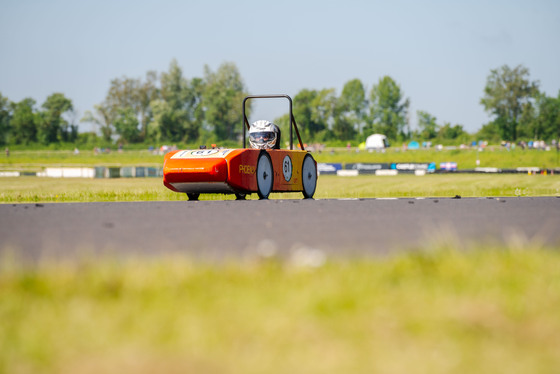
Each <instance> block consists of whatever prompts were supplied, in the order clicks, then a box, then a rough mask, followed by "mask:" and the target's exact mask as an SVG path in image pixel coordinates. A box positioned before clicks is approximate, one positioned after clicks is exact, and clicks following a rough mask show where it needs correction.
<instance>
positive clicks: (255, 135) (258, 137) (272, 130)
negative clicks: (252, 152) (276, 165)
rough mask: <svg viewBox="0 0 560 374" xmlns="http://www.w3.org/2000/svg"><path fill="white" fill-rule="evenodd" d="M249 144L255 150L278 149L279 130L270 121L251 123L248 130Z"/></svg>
mask: <svg viewBox="0 0 560 374" xmlns="http://www.w3.org/2000/svg"><path fill="white" fill-rule="evenodd" d="M249 143H250V144H251V147H252V148H256V149H279V148H280V129H279V128H278V126H276V125H275V124H274V123H272V122H270V121H266V120H259V121H256V122H253V124H251V127H250V128H249Z"/></svg>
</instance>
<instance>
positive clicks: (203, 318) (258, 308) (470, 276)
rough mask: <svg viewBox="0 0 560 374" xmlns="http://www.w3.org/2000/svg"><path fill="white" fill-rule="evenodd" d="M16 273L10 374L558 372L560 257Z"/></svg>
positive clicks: (4, 340)
mask: <svg viewBox="0 0 560 374" xmlns="http://www.w3.org/2000/svg"><path fill="white" fill-rule="evenodd" d="M1 264H2V266H1V268H0V269H1V270H0V320H1V321H2V323H0V373H10V374H19V373H73V374H83V373H106V374H107V373H131V372H133V373H224V374H225V373H243V374H251V373H255V374H256V373H268V374H274V373H310V374H312V373H337V374H338V373H395V374H396V373H406V374H409V373H430V374H437V373H442V374H444V373H445V374H447V373H479V374H484V373H489V374H494V373H531V374H532V373H551V374H552V373H557V372H558V368H559V367H560V355H559V354H558V352H559V351H560V314H559V313H558V311H559V310H560V277H559V276H558V274H559V271H560V253H559V252H558V251H557V250H547V249H543V248H538V247H535V248H525V249H523V250H521V249H518V248H480V249H479V250H475V251H472V252H467V253H459V252H456V251H455V250H453V249H449V248H446V247H442V248H437V249H434V248H432V249H431V250H424V251H419V252H408V253H404V254H399V255H394V256H391V257H388V258H378V259H365V260H359V259H349V260H340V259H339V260H337V261H333V262H327V263H326V264H325V265H323V266H322V267H319V268H305V267H300V266H298V265H297V264H296V263H292V262H290V261H289V260H285V261H284V260H267V261H265V260H260V261H259V260H258V259H253V260H250V259H247V260H245V261H240V262H237V263H227V264H205V263H200V262H192V261H190V260H188V259H185V258H182V257H179V258H177V257H169V258H157V259H151V260H148V259H145V258H144V259H132V258H128V259H125V260H122V259H121V260H114V259H113V260H111V259H95V260H94V259H90V260H87V259H84V260H82V261H78V262H68V263H64V262H59V263H48V262H43V263H41V264H39V265H36V266H23V265H21V264H19V265H18V262H17V261H10V260H9V259H8V258H4V260H3V261H2V262H1Z"/></svg>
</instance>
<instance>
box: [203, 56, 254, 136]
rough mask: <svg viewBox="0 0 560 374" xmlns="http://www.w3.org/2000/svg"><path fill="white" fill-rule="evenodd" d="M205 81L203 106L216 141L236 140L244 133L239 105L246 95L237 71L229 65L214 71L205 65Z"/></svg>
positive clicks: (221, 66) (224, 64)
mask: <svg viewBox="0 0 560 374" xmlns="http://www.w3.org/2000/svg"><path fill="white" fill-rule="evenodd" d="M204 82H205V89H204V97H203V99H202V105H203V106H204V107H205V108H206V113H205V119H206V121H207V122H208V124H209V125H210V126H212V127H213V129H214V133H215V134H216V137H217V138H218V139H219V140H225V139H231V140H235V139H237V138H238V136H239V134H240V133H241V131H243V128H242V127H241V126H242V121H243V118H242V117H243V114H242V108H241V104H242V102H243V99H244V98H245V96H247V89H246V88H245V84H244V83H243V80H242V78H241V74H240V73H239V70H238V69H237V67H236V66H235V64H234V63H231V62H226V63H223V64H222V65H220V67H219V68H218V70H217V71H215V72H213V71H212V70H211V69H210V67H208V66H205V67H204ZM247 104H248V106H247V108H246V110H247V112H250V110H251V102H248V103H247ZM247 114H249V113H247Z"/></svg>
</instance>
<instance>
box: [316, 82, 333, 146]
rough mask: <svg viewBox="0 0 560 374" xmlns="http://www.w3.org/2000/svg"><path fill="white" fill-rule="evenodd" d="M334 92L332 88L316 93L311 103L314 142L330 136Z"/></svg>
mask: <svg viewBox="0 0 560 374" xmlns="http://www.w3.org/2000/svg"><path fill="white" fill-rule="evenodd" d="M336 102H337V98H336V92H335V90H334V88H326V89H322V90H321V91H318V92H317V96H315V98H314V99H313V101H312V102H311V119H312V121H313V122H314V123H315V124H316V128H317V132H316V133H315V138H316V140H319V141H322V140H327V139H329V138H330V136H331V131H330V128H331V125H333V123H334V115H335V113H336Z"/></svg>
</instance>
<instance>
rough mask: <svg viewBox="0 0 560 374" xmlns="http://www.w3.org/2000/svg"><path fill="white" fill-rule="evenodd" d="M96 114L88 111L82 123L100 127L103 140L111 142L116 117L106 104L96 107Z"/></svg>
mask: <svg viewBox="0 0 560 374" xmlns="http://www.w3.org/2000/svg"><path fill="white" fill-rule="evenodd" d="M94 108H95V112H91V111H89V110H88V111H86V112H85V113H84V116H83V117H82V119H81V120H80V122H84V123H92V124H94V125H95V126H97V127H99V131H100V132H101V136H102V139H103V140H104V141H105V142H110V141H111V136H112V135H113V125H112V124H113V120H114V118H115V116H114V115H113V113H112V111H111V109H110V108H109V107H107V106H105V105H104V104H100V105H95V106H94Z"/></svg>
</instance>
